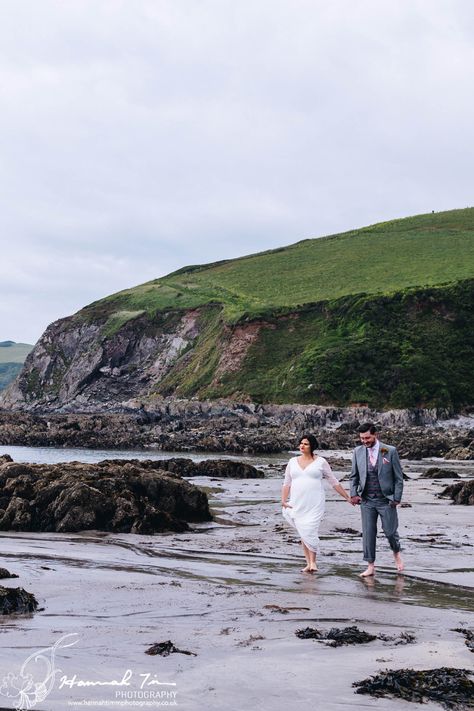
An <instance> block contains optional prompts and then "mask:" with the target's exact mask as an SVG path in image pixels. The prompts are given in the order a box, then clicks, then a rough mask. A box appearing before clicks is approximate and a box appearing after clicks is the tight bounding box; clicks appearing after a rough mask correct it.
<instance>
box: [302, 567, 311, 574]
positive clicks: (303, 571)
mask: <svg viewBox="0 0 474 711" xmlns="http://www.w3.org/2000/svg"><path fill="white" fill-rule="evenodd" d="M310 571H311V568H310V567H309V565H305V567H304V568H301V572H302V573H309V572H310Z"/></svg>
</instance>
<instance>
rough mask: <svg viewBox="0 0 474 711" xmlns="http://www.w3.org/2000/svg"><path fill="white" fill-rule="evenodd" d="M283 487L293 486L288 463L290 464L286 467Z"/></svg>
mask: <svg viewBox="0 0 474 711" xmlns="http://www.w3.org/2000/svg"><path fill="white" fill-rule="evenodd" d="M283 486H291V474H290V462H288V464H287V465H286V469H285V479H284V481H283Z"/></svg>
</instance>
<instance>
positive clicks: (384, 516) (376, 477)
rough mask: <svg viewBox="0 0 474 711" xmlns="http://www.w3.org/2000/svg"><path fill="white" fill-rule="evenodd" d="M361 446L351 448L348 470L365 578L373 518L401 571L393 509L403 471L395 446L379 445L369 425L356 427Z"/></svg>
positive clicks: (371, 569)
mask: <svg viewBox="0 0 474 711" xmlns="http://www.w3.org/2000/svg"><path fill="white" fill-rule="evenodd" d="M359 437H360V441H361V442H362V444H361V445H360V446H359V447H356V448H355V449H354V452H353V454H352V470H351V503H352V504H360V508H361V515H362V542H363V547H364V560H366V561H367V570H365V571H364V572H363V573H361V574H360V575H361V577H362V578H366V577H368V576H370V575H374V573H375V543H376V538H377V519H378V517H379V516H380V519H381V521H382V529H383V532H384V533H385V535H386V537H387V540H388V542H389V544H390V548H391V549H392V551H393V557H394V558H395V564H396V566H397V571H398V572H399V573H401V572H402V571H403V561H402V557H401V555H400V540H399V537H398V531H397V529H398V515H397V506H398V505H399V504H400V501H401V499H402V493H403V472H402V467H401V465H400V459H399V458H398V452H397V450H396V449H395V447H391V446H390V445H388V444H383V443H382V442H380V441H379V440H378V438H377V429H376V427H375V425H373V424H372V423H371V422H366V423H364V424H363V425H361V426H360V427H359Z"/></svg>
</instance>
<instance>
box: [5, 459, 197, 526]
mask: <svg viewBox="0 0 474 711" xmlns="http://www.w3.org/2000/svg"><path fill="white" fill-rule="evenodd" d="M156 464H158V465H159V462H158V463H157V462H154V463H153V465H154V466H153V467H151V466H150V462H143V463H141V462H139V461H138V460H134V461H132V462H130V461H126V460H119V461H116V460H108V461H104V462H99V463H98V464H83V463H80V462H69V463H64V464H22V465H18V464H15V463H14V462H6V463H4V464H1V465H0V482H2V483H3V490H2V492H1V493H2V496H1V498H0V530H3V531H6V530H14V531H57V532H61V533H66V532H76V531H84V530H90V529H93V530H100V531H116V532H120V533H129V532H131V533H146V534H149V533H155V532H157V531H184V530H188V529H189V526H188V522H199V521H209V520H211V514H210V512H209V505H208V501H207V496H206V494H205V493H204V492H203V491H201V490H200V489H199V488H198V487H196V486H193V485H192V484H190V483H189V482H187V481H186V480H184V479H182V478H181V477H180V476H179V475H177V474H175V473H173V472H167V471H165V470H163V469H162V468H159V467H157V466H156Z"/></svg>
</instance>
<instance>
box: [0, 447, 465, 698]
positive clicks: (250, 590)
mask: <svg viewBox="0 0 474 711" xmlns="http://www.w3.org/2000/svg"><path fill="white" fill-rule="evenodd" d="M347 454H348V453H341V452H339V453H338V455H339V456H342V455H344V456H347ZM286 460H287V457H281V458H279V460H278V458H272V461H271V467H270V468H269V469H268V478H266V479H264V480H246V481H242V480H240V481H238V480H209V479H204V478H203V479H195V478H194V479H193V480H192V481H193V483H194V484H196V485H199V486H205V487H206V488H207V490H208V493H209V497H210V502H211V507H212V509H213V513H214V515H215V521H214V522H213V523H212V524H202V525H199V526H197V527H196V528H195V531H194V532H192V533H183V534H160V535H156V536H137V535H122V536H118V535H113V534H103V533H90V532H87V533H84V534H74V535H70V534H30V533H2V534H0V536H1V550H2V562H1V563H0V564H1V565H4V566H5V567H7V568H8V569H9V570H10V571H11V572H15V573H17V574H18V575H19V576H20V577H19V579H18V580H5V581H2V582H3V584H4V585H5V586H9V587H16V586H17V585H21V586H22V587H24V588H26V589H27V590H29V591H31V592H33V593H34V594H35V595H36V597H37V598H38V601H39V603H40V607H42V608H44V609H43V610H42V611H39V612H37V613H35V614H34V615H24V616H18V617H16V616H15V617H12V616H8V617H4V618H3V619H1V620H0V632H1V633H2V634H1V637H0V645H1V662H0V685H1V682H2V679H3V678H4V677H5V676H6V675H7V674H8V673H9V672H11V673H14V674H18V673H19V670H20V668H21V665H22V664H23V662H24V661H25V659H26V658H27V657H28V656H29V655H30V654H32V653H33V652H35V651H36V650H39V649H40V648H46V647H49V646H51V645H53V644H54V643H55V642H57V641H58V640H60V639H61V638H62V636H63V635H66V634H75V635H76V637H74V638H72V637H71V638H69V640H66V642H67V641H75V642H76V643H75V645H74V646H72V647H69V648H63V649H58V650H57V656H56V661H55V668H60V669H61V671H60V672H59V673H58V674H57V677H56V681H55V683H54V687H53V688H52V690H51V692H50V693H49V695H47V697H46V698H45V699H44V700H43V701H38V702H37V704H36V706H35V707H34V708H37V709H43V710H49V709H51V711H56V710H59V709H68V708H97V709H99V708H137V707H142V708H160V707H161V706H164V705H168V706H171V705H173V704H174V702H175V703H176V707H177V708H181V709H183V711H188V710H189V711H195V710H198V709H199V710H201V709H216V710H217V709H222V708H228V709H231V710H234V709H235V710H236V711H237V709H239V710H240V709H245V708H248V709H253V708H256V707H257V706H258V708H259V709H265V710H266V709H268V710H270V709H272V710H273V709H276V710H277V711H279V709H287V708H289V707H290V705H291V706H292V707H294V708H301V709H303V708H305V709H306V708H309V707H311V706H313V707H314V706H315V707H316V708H320V709H342V708H344V707H347V706H350V707H352V708H355V709H359V708H364V709H366V708H375V706H377V708H378V709H393V711H398V710H399V709H416V708H417V705H416V704H410V703H408V702H403V701H400V700H391V699H378V700H376V699H372V698H371V697H367V696H360V695H356V694H355V693H354V689H353V688H352V686H351V685H352V682H353V681H357V680H360V679H363V678H365V677H367V676H369V675H371V674H374V673H376V672H377V671H379V670H382V669H386V668H401V667H412V668H415V669H423V668H433V667H439V666H455V667H464V668H468V669H472V668H473V666H474V665H473V662H474V655H473V654H472V653H471V652H469V650H468V648H467V647H466V645H465V644H464V638H463V636H462V635H460V634H459V633H457V632H453V631H452V630H453V628H455V627H471V628H472V627H474V614H473V613H474V605H473V595H472V589H473V587H474V516H473V509H472V507H463V506H453V505H452V504H451V503H450V501H448V500H440V499H437V498H436V497H435V493H437V492H438V491H440V489H441V488H442V487H444V486H446V485H447V483H449V480H448V481H443V482H439V483H432V482H431V481H430V480H418V479H417V478H416V477H417V476H418V474H419V473H420V472H421V471H422V470H423V469H425V468H426V467H427V466H428V465H433V462H432V461H431V462H428V461H423V462H421V463H420V462H411V463H407V466H406V471H407V473H408V475H409V476H411V477H414V478H413V479H411V480H410V481H408V482H406V486H405V495H404V500H405V502H407V503H410V504H411V507H410V508H403V509H401V510H400V511H399V514H400V520H401V526H400V534H401V538H402V543H403V548H404V553H403V554H404V559H405V563H406V573H405V574H404V575H403V576H398V575H396V573H395V571H394V569H393V560H392V556H391V553H390V550H389V548H388V546H387V544H386V542H385V539H383V536H382V537H380V538H379V549H378V550H379V553H378V562H379V568H378V570H377V575H376V577H375V579H374V580H366V581H363V580H361V579H360V578H359V577H358V573H359V572H360V571H361V570H363V563H362V555H361V538H360V536H358V535H351V534H347V533H346V534H344V533H338V532H336V531H335V529H336V528H337V527H339V528H353V529H356V530H357V531H360V530H361V529H360V514H359V510H358V509H357V508H352V507H351V506H349V505H348V504H347V503H346V502H344V501H343V500H342V499H340V498H339V497H338V495H337V494H336V493H335V492H334V491H332V490H329V491H327V500H328V501H327V513H326V517H325V519H324V522H323V525H322V528H321V531H320V533H321V543H322V551H321V556H320V557H319V559H318V565H319V568H320V572H319V573H318V574H317V575H314V576H310V575H305V574H303V573H301V572H300V568H301V567H302V565H303V563H304V561H303V558H302V556H301V552H300V546H299V543H298V540H297V538H296V536H295V535H294V532H293V531H292V530H290V529H288V528H287V527H286V525H285V524H284V522H283V520H282V516H281V512H280V507H279V505H278V503H276V502H278V500H279V493H280V486H281V478H280V476H279V471H280V470H279V469H278V467H279V465H280V464H282V463H283V462H284V461H286ZM253 461H254V462H255V458H254V459H253ZM264 461H265V460H264V459H263V458H259V460H258V462H260V463H262V462H264ZM267 461H268V460H267ZM472 466H473V465H472V463H471V464H466V463H459V462H457V463H455V462H450V463H449V467H450V468H455V469H457V471H459V472H460V473H461V474H462V475H463V476H468V475H469V476H472ZM336 473H337V470H336ZM337 474H338V476H341V474H340V473H337ZM345 485H346V487H347V486H348V483H347V481H346V482H345ZM277 606H278V607H277ZM282 608H283V609H282ZM285 608H295V609H290V610H289V611H287V612H285ZM305 608H307V609H305ZM351 624H357V625H358V626H359V627H360V628H362V629H365V630H367V631H369V632H375V633H383V634H388V635H394V636H395V635H397V634H399V633H400V632H402V631H407V632H412V633H414V634H415V635H416V638H417V641H416V643H415V644H411V645H406V646H396V645H394V644H393V643H390V642H382V641H378V640H377V641H374V642H371V643H369V644H366V645H358V646H350V647H341V648H337V649H333V648H328V647H326V646H325V645H324V644H322V643H320V642H317V641H315V640H301V639H298V638H297V637H296V636H295V634H294V633H295V630H297V629H299V628H302V627H306V626H311V627H318V628H323V629H329V628H330V627H332V626H337V627H344V626H346V625H351ZM168 639H170V640H171V641H172V642H174V644H175V645H176V646H177V647H179V648H181V649H184V650H189V651H192V652H194V653H195V654H196V655H197V656H185V655H182V654H171V655H170V656H168V657H159V656H148V655H146V654H145V650H146V649H147V648H148V647H150V646H151V645H152V644H153V643H155V642H162V641H165V640H168ZM40 666H41V665H40ZM43 668H44V665H43ZM127 670H130V672H129V673H128V677H127V676H125V681H124V675H126V674H127ZM40 676H41V673H39V677H40ZM43 677H44V673H43ZM61 680H62V681H61ZM80 681H82V682H102V683H104V682H106V683H107V685H102V686H99V685H94V686H86V687H84V686H78V682H80ZM114 682H115V683H114ZM158 682H160V683H158ZM165 684H169V685H170V686H166V685H165ZM171 684H172V685H173V686H171ZM173 694H175V696H173ZM83 700H85V701H86V702H87V705H86V704H85V703H82V701H83ZM165 702H166V703H165ZM1 705H3V706H4V707H5V708H14V707H15V701H14V700H12V699H8V698H6V697H3V696H0V706H1ZM419 708H423V709H430V708H440V707H439V706H435V705H433V704H423V706H419Z"/></svg>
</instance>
